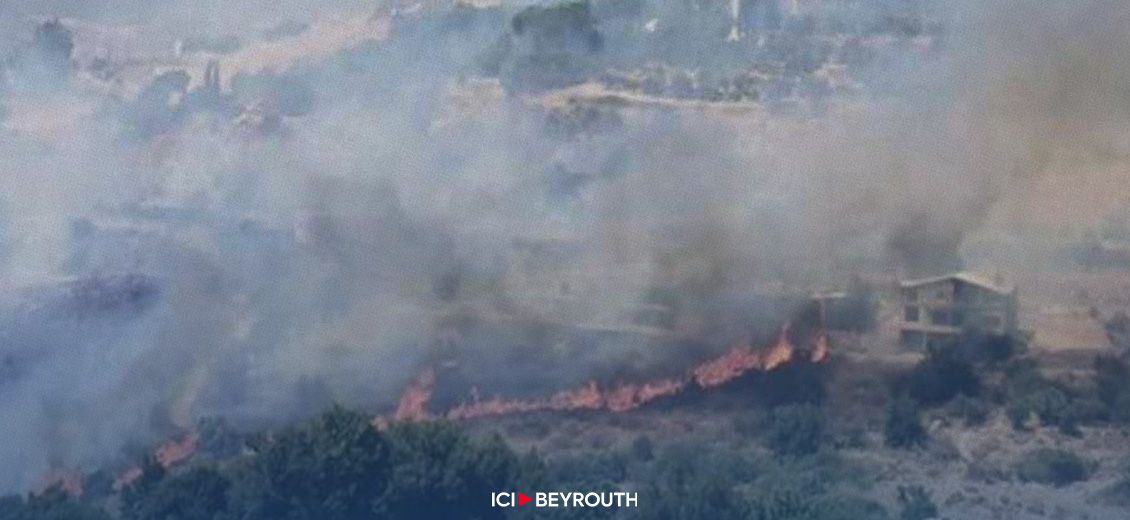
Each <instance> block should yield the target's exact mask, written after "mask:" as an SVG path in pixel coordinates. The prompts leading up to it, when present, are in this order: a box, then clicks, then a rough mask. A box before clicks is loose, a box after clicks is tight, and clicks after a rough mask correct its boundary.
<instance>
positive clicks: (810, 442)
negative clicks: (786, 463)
mask: <svg viewBox="0 0 1130 520" xmlns="http://www.w3.org/2000/svg"><path fill="white" fill-rule="evenodd" d="M823 437H824V414H823V413H822V412H821V410H820V409H819V408H817V407H815V406H812V405H803V404H802V405H787V406H780V407H777V408H776V409H774V410H773V412H772V414H771V422H770V424H769V432H768V434H767V435H766V439H765V442H766V444H767V445H768V446H769V449H771V450H773V452H774V453H776V454H777V455H782V456H802V455H811V454H813V453H816V451H817V450H819V449H820V442H821V440H822V439H823Z"/></svg>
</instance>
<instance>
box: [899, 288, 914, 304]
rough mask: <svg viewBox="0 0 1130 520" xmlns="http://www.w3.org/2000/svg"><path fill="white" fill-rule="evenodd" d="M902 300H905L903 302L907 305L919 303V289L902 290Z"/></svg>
mask: <svg viewBox="0 0 1130 520" xmlns="http://www.w3.org/2000/svg"><path fill="white" fill-rule="evenodd" d="M902 299H903V301H905V302H907V303H914V302H916V301H918V290H917V289H903V290H902Z"/></svg>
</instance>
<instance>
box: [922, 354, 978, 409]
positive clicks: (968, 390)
mask: <svg viewBox="0 0 1130 520" xmlns="http://www.w3.org/2000/svg"><path fill="white" fill-rule="evenodd" d="M904 385H905V387H906V391H907V392H908V393H909V394H910V397H912V398H914V399H915V400H917V401H918V402H919V403H922V404H923V405H926V406H934V405H939V404H943V403H945V402H947V401H949V400H950V399H953V398H954V397H956V396H957V395H958V394H965V395H977V393H978V391H979V390H980V381H978V379H977V374H976V373H975V372H974V370H973V364H972V363H969V362H968V361H965V360H963V359H961V358H960V357H959V356H958V354H957V350H956V349H953V348H942V349H936V350H934V351H931V352H930V354H929V355H927V356H926V358H925V359H923V360H922V361H920V362H919V363H918V364H917V365H915V367H914V369H912V370H911V371H910V374H909V375H908V376H907V378H906V381H905V383H904Z"/></svg>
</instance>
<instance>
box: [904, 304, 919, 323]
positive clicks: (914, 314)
mask: <svg viewBox="0 0 1130 520" xmlns="http://www.w3.org/2000/svg"><path fill="white" fill-rule="evenodd" d="M904 318H905V321H918V307H917V306H915V305H907V306H906V311H905V316H904Z"/></svg>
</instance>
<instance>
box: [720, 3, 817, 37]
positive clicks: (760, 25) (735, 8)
mask: <svg viewBox="0 0 1130 520" xmlns="http://www.w3.org/2000/svg"><path fill="white" fill-rule="evenodd" d="M797 2H798V0H730V17H731V21H732V25H731V26H730V35H729V36H728V37H727V38H726V39H727V40H729V41H738V40H740V39H741V38H742V36H744V35H746V34H748V33H749V32H750V31H754V32H760V31H769V30H775V29H779V28H780V27H781V22H782V20H783V18H784V16H785V14H786V13H787V14H788V15H789V16H797V15H798V14H799V12H800V7H799V5H798V3H797Z"/></svg>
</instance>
